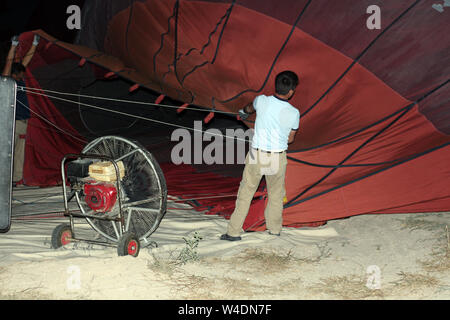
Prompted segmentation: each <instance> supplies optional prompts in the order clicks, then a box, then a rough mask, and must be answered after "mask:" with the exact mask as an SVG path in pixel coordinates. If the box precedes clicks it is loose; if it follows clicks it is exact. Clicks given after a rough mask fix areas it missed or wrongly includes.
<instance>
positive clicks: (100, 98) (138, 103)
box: [17, 86, 239, 116]
mask: <svg viewBox="0 0 450 320" xmlns="http://www.w3.org/2000/svg"><path fill="white" fill-rule="evenodd" d="M17 89H20V90H24V91H25V90H28V91H33V93H34V91H36V92H39V91H42V92H44V93H45V92H48V93H51V94H58V95H67V96H76V97H81V98H87V99H93V100H95V99H98V100H106V101H112V102H121V103H122V102H123V103H130V104H137V105H145V106H153V107H163V108H172V109H178V108H179V106H174V105H168V104H157V103H153V102H143V101H133V100H124V99H115V98H108V97H100V96H90V95H84V94H76V93H69V92H60V91H54V90H47V89H40V88H32V87H22V86H17ZM189 110H192V111H202V112H208V113H209V112H215V113H218V114H224V115H231V116H237V115H239V113H237V112H227V111H221V110H210V109H204V108H195V107H194V108H191V107H189Z"/></svg>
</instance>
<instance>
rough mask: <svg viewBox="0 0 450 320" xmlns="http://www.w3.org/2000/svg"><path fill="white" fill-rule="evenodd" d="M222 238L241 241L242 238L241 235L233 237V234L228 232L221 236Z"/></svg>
mask: <svg viewBox="0 0 450 320" xmlns="http://www.w3.org/2000/svg"><path fill="white" fill-rule="evenodd" d="M220 240H228V241H239V240H241V237H232V236H229V235H228V234H227V233H225V234H223V235H221V236H220Z"/></svg>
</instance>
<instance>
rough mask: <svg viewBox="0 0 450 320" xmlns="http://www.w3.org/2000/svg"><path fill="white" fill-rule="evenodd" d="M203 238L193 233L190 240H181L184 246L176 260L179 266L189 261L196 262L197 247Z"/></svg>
mask: <svg viewBox="0 0 450 320" xmlns="http://www.w3.org/2000/svg"><path fill="white" fill-rule="evenodd" d="M202 239H203V238H202V237H201V236H200V235H199V234H198V232H197V231H196V232H194V233H193V235H192V237H191V238H185V237H183V240H184V242H185V244H186V246H185V247H184V248H183V249H182V250H181V252H180V255H179V256H178V258H177V261H178V262H179V263H180V264H186V263H187V262H189V261H197V260H198V253H197V247H198V244H199V242H200V240H202Z"/></svg>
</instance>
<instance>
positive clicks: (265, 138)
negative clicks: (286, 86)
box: [252, 95, 300, 151]
mask: <svg viewBox="0 0 450 320" xmlns="http://www.w3.org/2000/svg"><path fill="white" fill-rule="evenodd" d="M253 107H254V108H255V110H256V121H255V131H254V135H253V139H252V147H253V148H257V149H262V150H265V151H284V150H287V148H288V139H289V133H290V132H291V130H297V129H298V127H299V123H300V112H299V111H298V109H297V108H294V107H293V106H292V105H291V104H290V103H289V102H288V101H287V100H283V99H280V98H277V97H275V96H265V95H260V96H257V97H256V98H255V100H253Z"/></svg>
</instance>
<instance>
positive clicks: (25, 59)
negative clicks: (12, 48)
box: [22, 34, 40, 68]
mask: <svg viewBox="0 0 450 320" xmlns="http://www.w3.org/2000/svg"><path fill="white" fill-rule="evenodd" d="M39 39H40V36H39V35H37V34H35V35H34V39H33V44H32V45H31V47H30V49H29V50H28V52H27V54H26V55H25V57H23V60H22V65H23V66H24V67H25V68H26V67H27V66H28V64H29V63H30V61H31V59H33V55H34V53H35V52H36V47H37V45H38V44H39Z"/></svg>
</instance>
